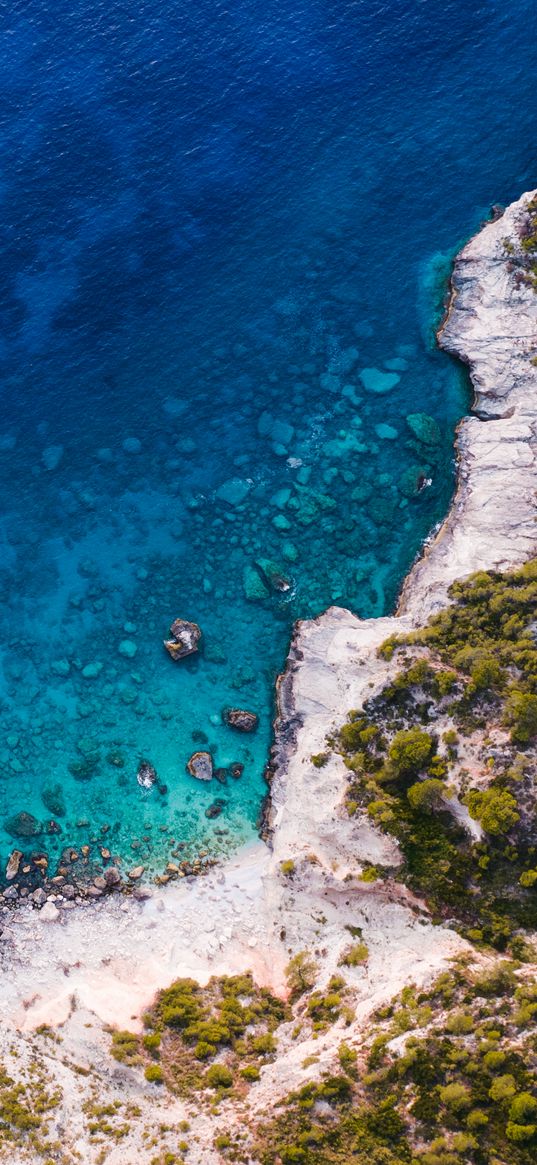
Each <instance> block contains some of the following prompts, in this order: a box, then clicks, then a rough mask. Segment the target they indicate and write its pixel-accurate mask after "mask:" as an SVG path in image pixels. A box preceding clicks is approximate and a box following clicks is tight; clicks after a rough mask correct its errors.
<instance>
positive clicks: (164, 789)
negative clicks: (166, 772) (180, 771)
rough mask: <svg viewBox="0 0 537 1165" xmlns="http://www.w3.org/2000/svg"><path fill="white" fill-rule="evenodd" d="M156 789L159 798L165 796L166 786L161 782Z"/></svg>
mask: <svg viewBox="0 0 537 1165" xmlns="http://www.w3.org/2000/svg"><path fill="white" fill-rule="evenodd" d="M157 789H158V791H159V793H160V795H161V797H165V796H166V793H167V792H168V786H167V785H163V784H162V781H159V783H158V785H157Z"/></svg>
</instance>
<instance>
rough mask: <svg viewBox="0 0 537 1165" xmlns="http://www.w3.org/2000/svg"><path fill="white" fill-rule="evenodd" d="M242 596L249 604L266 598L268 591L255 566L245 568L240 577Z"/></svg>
mask: <svg viewBox="0 0 537 1165" xmlns="http://www.w3.org/2000/svg"><path fill="white" fill-rule="evenodd" d="M242 585H243V588H244V595H245V598H247V599H248V600H249V601H250V602H251V603H254V602H257V601H258V600H260V599H266V598H268V596H269V594H270V591H269V588H268V586H267V585H266V583H265V582H264V580H263V579H262V578H261V575H260V574H259V571H257V570H256V569H255V566H245V568H244V573H243V576H242Z"/></svg>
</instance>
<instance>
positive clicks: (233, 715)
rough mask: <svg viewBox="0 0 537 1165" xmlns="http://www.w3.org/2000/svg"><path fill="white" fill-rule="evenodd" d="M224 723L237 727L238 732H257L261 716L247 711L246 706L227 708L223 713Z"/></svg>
mask: <svg viewBox="0 0 537 1165" xmlns="http://www.w3.org/2000/svg"><path fill="white" fill-rule="evenodd" d="M222 719H223V721H224V724H229V727H230V728H236V729H237V731H238V732H255V730H256V728H257V725H258V724H259V717H258V716H257V715H256V713H255V712H247V711H246V709H245V708H225V709H224V711H223V713H222Z"/></svg>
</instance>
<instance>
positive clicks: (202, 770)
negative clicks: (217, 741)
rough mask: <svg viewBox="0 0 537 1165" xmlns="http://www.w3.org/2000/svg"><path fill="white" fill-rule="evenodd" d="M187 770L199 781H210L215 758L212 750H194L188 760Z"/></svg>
mask: <svg viewBox="0 0 537 1165" xmlns="http://www.w3.org/2000/svg"><path fill="white" fill-rule="evenodd" d="M186 767H187V770H188V772H189V773H190V776H191V777H195V778H196V780H197V781H210V780H211V778H212V775H213V758H212V756H211V754H210V752H193V753H192V756H191V757H190V760H189V761H187V766H186Z"/></svg>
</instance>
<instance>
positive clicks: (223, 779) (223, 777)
mask: <svg viewBox="0 0 537 1165" xmlns="http://www.w3.org/2000/svg"><path fill="white" fill-rule="evenodd" d="M227 776H228V771H227V769H215V770H214V772H213V777H214V778H215V780H217V781H218V782H219V784H220V785H226V784H227Z"/></svg>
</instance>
